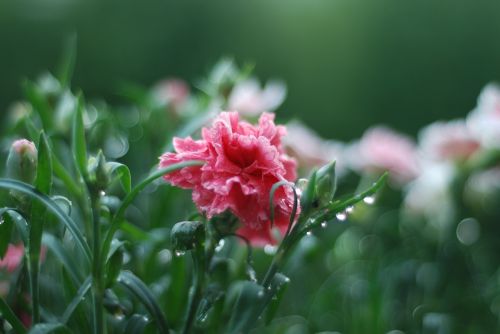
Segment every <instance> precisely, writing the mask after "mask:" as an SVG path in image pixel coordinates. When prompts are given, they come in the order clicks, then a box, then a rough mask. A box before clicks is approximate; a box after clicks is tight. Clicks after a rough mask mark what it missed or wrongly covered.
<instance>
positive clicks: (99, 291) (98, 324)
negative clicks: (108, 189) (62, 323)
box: [91, 191, 106, 334]
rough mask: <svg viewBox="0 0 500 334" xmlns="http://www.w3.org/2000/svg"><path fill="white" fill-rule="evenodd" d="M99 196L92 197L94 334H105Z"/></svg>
mask: <svg viewBox="0 0 500 334" xmlns="http://www.w3.org/2000/svg"><path fill="white" fill-rule="evenodd" d="M99 196H100V194H99V193H98V192H97V191H93V192H92V194H91V197H92V226H93V231H92V232H93V240H92V242H93V243H92V244H93V246H92V251H93V257H92V278H93V279H92V292H93V294H94V298H93V299H94V333H95V334H102V333H105V330H106V328H105V326H104V303H103V299H104V286H103V277H102V270H101V268H102V267H101V255H102V254H101V248H100V246H101V226H100V208H99Z"/></svg>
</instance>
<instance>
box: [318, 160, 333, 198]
mask: <svg viewBox="0 0 500 334" xmlns="http://www.w3.org/2000/svg"><path fill="white" fill-rule="evenodd" d="M336 190H337V177H336V175H335V161H333V162H330V163H329V164H327V165H324V166H323V167H321V168H320V169H319V170H318V173H317V175H316V189H315V195H316V196H315V197H316V199H317V201H318V204H319V206H320V207H322V206H325V205H327V204H328V203H329V202H330V201H331V200H332V199H333V196H334V195H335V191H336Z"/></svg>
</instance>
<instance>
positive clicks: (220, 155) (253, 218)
mask: <svg viewBox="0 0 500 334" xmlns="http://www.w3.org/2000/svg"><path fill="white" fill-rule="evenodd" d="M285 133H286V129H285V127H283V126H276V125H275V124H274V115H273V114H268V113H264V114H262V115H261V116H260V119H259V122H258V125H252V124H250V123H247V122H245V121H241V120H240V119H239V115H238V113H237V112H222V113H221V114H220V115H219V116H218V117H217V118H216V119H215V121H214V122H213V124H212V126H211V127H209V128H203V129H202V139H201V140H193V139H192V138H190V137H188V138H174V148H175V151H176V152H175V153H172V152H168V153H165V154H164V155H163V156H162V157H161V158H160V166H161V167H166V166H169V165H172V164H175V163H178V162H182V161H187V160H203V161H205V162H206V163H205V164H204V165H203V166H195V167H185V168H183V169H181V170H179V171H177V172H174V173H171V174H168V175H166V176H165V180H167V181H168V182H170V183H171V184H173V185H175V186H178V187H181V188H185V189H193V195H192V197H193V201H194V203H195V204H196V206H197V207H198V209H199V210H200V211H201V212H204V213H205V214H206V215H207V216H208V217H209V218H210V217H212V216H214V215H217V214H220V213H223V212H224V211H226V210H229V211H231V212H232V213H233V214H234V215H235V216H237V217H238V218H239V219H240V221H241V223H242V224H243V226H242V227H241V228H240V229H239V231H238V233H239V234H241V235H243V236H245V237H247V238H248V239H250V240H251V241H252V243H253V244H256V245H263V244H266V243H275V242H276V240H274V239H273V237H272V235H271V226H270V221H269V215H270V212H269V193H270V190H271V187H272V186H273V184H274V183H276V182H278V181H282V180H288V181H294V180H295V178H296V163H295V161H294V160H292V159H291V158H289V157H288V156H287V155H286V154H285V153H284V151H283V148H282V144H281V138H282V137H283V136H284V135H285ZM274 199H275V200H274V202H275V210H274V211H275V217H276V219H275V224H276V226H277V227H278V228H279V229H280V230H281V231H282V232H284V231H285V230H286V228H287V226H288V223H289V217H290V214H291V211H292V207H293V191H292V190H291V189H290V188H289V187H280V188H279V189H278V190H277V191H276V193H275V197H274Z"/></svg>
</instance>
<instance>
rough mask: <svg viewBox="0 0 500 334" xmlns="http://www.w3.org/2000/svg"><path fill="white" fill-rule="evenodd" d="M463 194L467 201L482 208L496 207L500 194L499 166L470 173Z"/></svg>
mask: <svg viewBox="0 0 500 334" xmlns="http://www.w3.org/2000/svg"><path fill="white" fill-rule="evenodd" d="M464 194H465V199H466V200H467V201H468V202H469V203H471V204H473V205H476V206H478V207H480V208H482V209H486V210H489V209H491V207H493V208H497V207H498V197H499V195H500V166H497V167H494V168H490V169H487V170H482V171H479V172H476V173H474V174H472V175H471V176H470V177H469V179H468V180H467V183H466V185H465V191H464ZM489 206H491V207H489Z"/></svg>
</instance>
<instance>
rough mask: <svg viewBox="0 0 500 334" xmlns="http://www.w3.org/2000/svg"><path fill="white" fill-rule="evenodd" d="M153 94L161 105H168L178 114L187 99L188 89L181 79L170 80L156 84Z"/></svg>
mask: <svg viewBox="0 0 500 334" xmlns="http://www.w3.org/2000/svg"><path fill="white" fill-rule="evenodd" d="M153 94H154V97H155V98H156V100H157V101H158V102H159V103H161V104H168V105H169V106H171V107H172V109H173V110H174V111H175V112H179V110H180V109H181V108H182V106H183V105H184V103H186V101H187V100H188V98H189V94H190V89H189V86H188V84H187V83H186V82H185V81H184V80H182V79H176V78H170V79H165V80H162V81H160V82H158V83H157V84H156V85H155V87H154V89H153Z"/></svg>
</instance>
